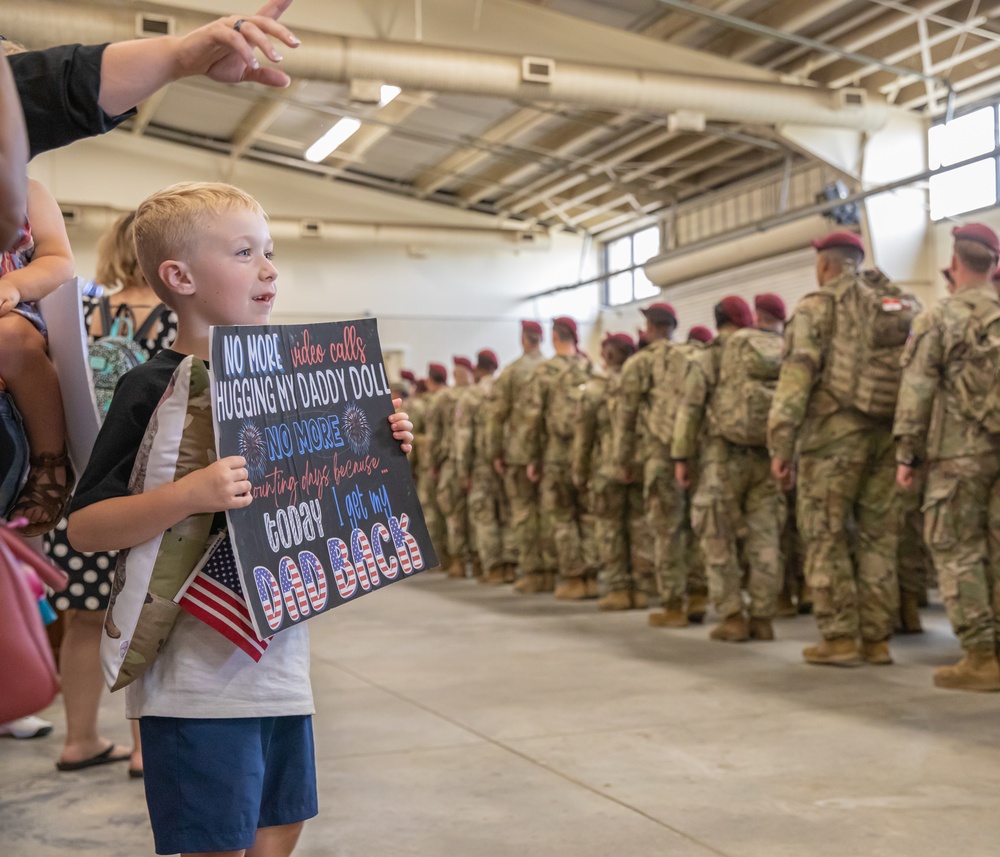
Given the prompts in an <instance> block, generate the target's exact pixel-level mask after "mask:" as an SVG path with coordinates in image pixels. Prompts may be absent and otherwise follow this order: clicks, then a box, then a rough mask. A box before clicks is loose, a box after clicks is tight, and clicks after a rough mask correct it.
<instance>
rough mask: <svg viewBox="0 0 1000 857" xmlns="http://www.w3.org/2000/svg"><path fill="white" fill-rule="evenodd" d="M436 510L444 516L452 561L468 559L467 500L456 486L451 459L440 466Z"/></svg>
mask: <svg viewBox="0 0 1000 857" xmlns="http://www.w3.org/2000/svg"><path fill="white" fill-rule="evenodd" d="M437 501H438V508H439V509H440V510H441V514H442V515H444V521H445V528H446V530H447V533H448V553H449V554H450V555H451V557H452V559H463V560H464V559H469V558H471V556H472V547H471V543H470V540H469V498H468V495H467V494H466V493H465V492H464V491H463V490H462V486H461V485H459V484H458V475H457V474H456V472H455V465H454V462H452V460H451V459H448V460H447V461H445V463H444V464H442V465H441V474H440V476H439V477H438V492H437Z"/></svg>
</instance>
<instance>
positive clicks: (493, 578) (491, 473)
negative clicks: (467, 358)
mask: <svg viewBox="0 0 1000 857" xmlns="http://www.w3.org/2000/svg"><path fill="white" fill-rule="evenodd" d="M498 366H499V362H498V360H497V356H496V354H494V353H493V352H492V351H490V350H488V349H484V350H483V351H480V352H479V354H478V355H476V370H475V384H473V386H472V387H471V388H470V393H469V394H468V395H467V396H465V397H464V398H463V399H462V401H461V402H460V403H459V405H458V409H457V410H456V412H455V451H454V459H455V471H456V474H457V476H458V481H459V485H460V486H461V488H462V492H463V493H465V494H466V495H468V498H469V529H470V534H471V538H472V546H473V549H474V550H475V552H476V555H477V556H478V558H479V565H480V568H481V569H482V575H481V576H480V578H479V582H480V583H490V584H500V583H503V582H504V581H505V577H506V576H505V563H504V555H503V529H504V498H503V481H502V480H501V478H500V476H499V474H497V472H496V471H495V470H494V469H493V459H492V457H491V456H490V450H489V445H488V444H487V442H486V439H487V438H486V431H487V424H488V422H489V413H490V405H491V401H490V400H491V396H492V394H493V373H494V372H496V370H497V368H498Z"/></svg>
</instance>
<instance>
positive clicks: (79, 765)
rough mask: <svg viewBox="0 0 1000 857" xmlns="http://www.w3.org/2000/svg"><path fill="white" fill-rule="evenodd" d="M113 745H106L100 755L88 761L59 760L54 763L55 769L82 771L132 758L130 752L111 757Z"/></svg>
mask: <svg viewBox="0 0 1000 857" xmlns="http://www.w3.org/2000/svg"><path fill="white" fill-rule="evenodd" d="M114 749H115V745H114V744H108V746H107V747H105V748H104V749H103V750H101V752H100V753H98V754H97V755H95V756H91V757H90V758H89V759H83V760H81V761H79V762H64V761H63V760H62V759H60V760H59V761H58V762H56V768H58V769H59V770H60V771H82V770H83V769H84V768H93V767H94V766H95V765H107V764H110V763H111V762H127V761H128V760H129V759H131V758H132V754H131V753H130V752H126V753H124V754H123V755H120V756H113V755H111V754H112V753H113V752H114Z"/></svg>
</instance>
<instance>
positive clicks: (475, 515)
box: [469, 464, 504, 571]
mask: <svg viewBox="0 0 1000 857" xmlns="http://www.w3.org/2000/svg"><path fill="white" fill-rule="evenodd" d="M502 506H503V484H502V482H501V481H500V477H499V476H497V474H496V471H494V470H493V468H492V467H491V466H490V465H487V464H476V465H475V466H474V467H473V469H472V488H471V489H470V491H469V529H470V531H471V536H472V538H471V541H472V546H473V549H474V550H475V552H476V555H477V556H478V557H479V563H480V565H481V566H482V567H483V570H484V571H492V570H493V569H496V568H499V567H500V566H501V565H503V563H504V557H503V544H502V535H501V533H502V530H501V512H502Z"/></svg>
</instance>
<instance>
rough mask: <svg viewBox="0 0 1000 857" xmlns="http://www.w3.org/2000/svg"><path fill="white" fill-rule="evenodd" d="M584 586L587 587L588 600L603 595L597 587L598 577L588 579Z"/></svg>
mask: <svg viewBox="0 0 1000 857" xmlns="http://www.w3.org/2000/svg"><path fill="white" fill-rule="evenodd" d="M584 585H585V586H586V587H587V597H588V598H597V597H598V596H599V595H600V594H601V590H600V589H599V588H598V586H597V578H596V577H588V578H587V579H586V580H585V581H584Z"/></svg>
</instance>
